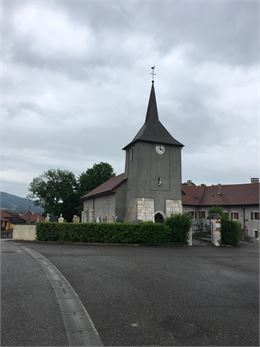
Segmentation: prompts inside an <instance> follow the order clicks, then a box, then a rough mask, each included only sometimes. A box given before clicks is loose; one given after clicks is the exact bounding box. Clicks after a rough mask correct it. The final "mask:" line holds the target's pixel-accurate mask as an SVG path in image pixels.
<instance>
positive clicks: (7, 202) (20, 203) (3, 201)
mask: <svg viewBox="0 0 260 347" xmlns="http://www.w3.org/2000/svg"><path fill="white" fill-rule="evenodd" d="M0 205H1V209H2V210H6V211H13V212H27V211H28V210H30V211H32V212H34V213H39V214H42V213H43V208H42V207H40V206H35V205H34V201H33V200H30V199H26V198H21V197H20V196H16V195H13V194H9V193H5V192H0Z"/></svg>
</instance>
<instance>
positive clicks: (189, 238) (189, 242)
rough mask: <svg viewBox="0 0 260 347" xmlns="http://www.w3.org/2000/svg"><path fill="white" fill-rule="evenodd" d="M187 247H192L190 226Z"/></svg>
mask: <svg viewBox="0 0 260 347" xmlns="http://www.w3.org/2000/svg"><path fill="white" fill-rule="evenodd" d="M188 246H192V226H191V227H190V230H189V232H188Z"/></svg>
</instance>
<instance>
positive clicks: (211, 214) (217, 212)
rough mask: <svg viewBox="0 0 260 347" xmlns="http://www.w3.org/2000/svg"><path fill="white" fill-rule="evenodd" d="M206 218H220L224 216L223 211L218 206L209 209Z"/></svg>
mask: <svg viewBox="0 0 260 347" xmlns="http://www.w3.org/2000/svg"><path fill="white" fill-rule="evenodd" d="M208 216H209V218H213V217H214V216H219V217H222V216H224V210H223V208H222V207H220V206H215V207H211V208H210V209H209V211H208Z"/></svg>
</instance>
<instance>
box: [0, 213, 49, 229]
mask: <svg viewBox="0 0 260 347" xmlns="http://www.w3.org/2000/svg"><path fill="white" fill-rule="evenodd" d="M42 221H44V218H43V216H41V215H39V214H37V213H33V212H27V213H15V212H9V211H5V210H0V223H1V232H6V233H9V232H12V230H13V228H14V225H15V224H36V223H37V222H42Z"/></svg>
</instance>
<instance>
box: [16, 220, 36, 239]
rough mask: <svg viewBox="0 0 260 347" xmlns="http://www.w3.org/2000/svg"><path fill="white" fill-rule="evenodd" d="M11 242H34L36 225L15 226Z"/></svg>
mask: <svg viewBox="0 0 260 347" xmlns="http://www.w3.org/2000/svg"><path fill="white" fill-rule="evenodd" d="M13 240H25V241H34V240H36V225H29V224H20V225H19V224H16V225H15V226H14V230H13Z"/></svg>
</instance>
